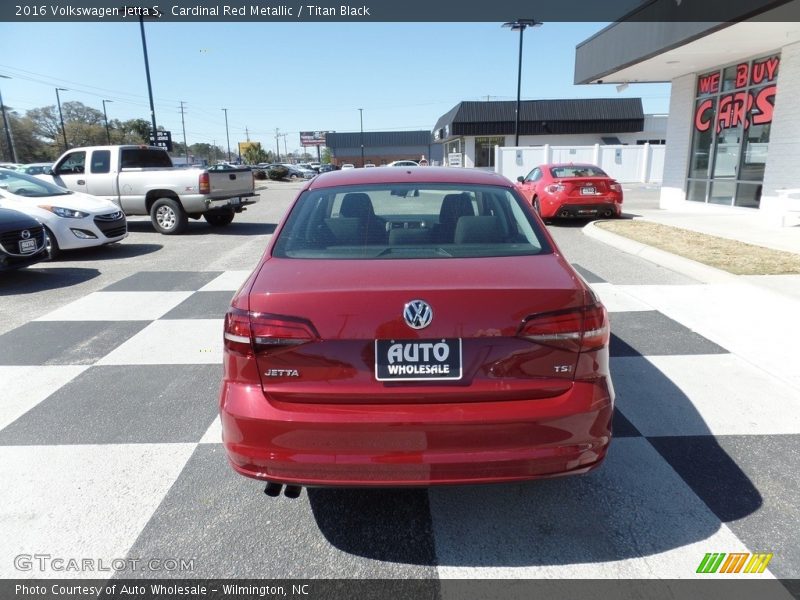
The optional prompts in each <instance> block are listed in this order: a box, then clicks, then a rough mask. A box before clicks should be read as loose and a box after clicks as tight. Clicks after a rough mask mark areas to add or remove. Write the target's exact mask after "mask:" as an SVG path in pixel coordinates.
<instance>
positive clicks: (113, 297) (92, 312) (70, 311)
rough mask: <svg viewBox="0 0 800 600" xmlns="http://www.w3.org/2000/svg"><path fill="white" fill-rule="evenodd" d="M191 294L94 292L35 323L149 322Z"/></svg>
mask: <svg viewBox="0 0 800 600" xmlns="http://www.w3.org/2000/svg"><path fill="white" fill-rule="evenodd" d="M192 294H193V292H94V293H92V294H88V295H87V296H84V297H83V298H81V299H79V300H75V301H74V302H70V303H69V304H67V305H65V306H62V307H61V308H58V309H56V310H54V311H53V312H50V313H47V314H46V315H44V316H43V317H39V318H38V319H36V320H37V321H152V320H154V319H158V318H159V317H162V316H163V315H165V314H167V313H168V312H169V311H170V310H172V309H173V308H175V307H176V306H178V304H180V303H181V302H183V301H184V300H186V299H187V298H188V297H189V296H191V295H192Z"/></svg>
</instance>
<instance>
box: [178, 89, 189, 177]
mask: <svg viewBox="0 0 800 600" xmlns="http://www.w3.org/2000/svg"><path fill="white" fill-rule="evenodd" d="M180 102H181V127H182V128H183V149H184V150H185V151H186V164H187V165H188V164H189V146H187V145H186V123H185V122H184V120H183V105H184V104H186V103H185V102H184V101H183V100H181V101H180Z"/></svg>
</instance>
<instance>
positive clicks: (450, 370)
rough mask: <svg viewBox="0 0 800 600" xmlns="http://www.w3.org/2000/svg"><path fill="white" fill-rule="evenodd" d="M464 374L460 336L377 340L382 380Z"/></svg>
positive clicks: (377, 373) (435, 378)
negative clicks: (433, 338) (431, 338)
mask: <svg viewBox="0 0 800 600" xmlns="http://www.w3.org/2000/svg"><path fill="white" fill-rule="evenodd" d="M461 377H462V368H461V339H459V338H445V339H438V340H375V378H376V379H377V380H378V381H427V380H433V381H443V380H450V381H452V380H457V379H461Z"/></svg>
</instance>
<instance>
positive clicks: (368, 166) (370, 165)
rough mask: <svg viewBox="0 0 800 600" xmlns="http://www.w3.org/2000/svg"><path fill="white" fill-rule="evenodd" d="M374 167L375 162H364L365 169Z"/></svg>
mask: <svg viewBox="0 0 800 600" xmlns="http://www.w3.org/2000/svg"><path fill="white" fill-rule="evenodd" d="M374 167H375V163H371V162H368V163H364V168H365V169H372V168H374Z"/></svg>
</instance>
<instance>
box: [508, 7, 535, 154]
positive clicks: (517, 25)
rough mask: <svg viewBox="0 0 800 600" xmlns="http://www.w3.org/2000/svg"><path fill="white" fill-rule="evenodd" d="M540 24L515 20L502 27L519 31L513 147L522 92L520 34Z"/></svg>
mask: <svg viewBox="0 0 800 600" xmlns="http://www.w3.org/2000/svg"><path fill="white" fill-rule="evenodd" d="M541 25H542V24H541V23H540V22H539V21H535V20H534V19H517V20H516V21H510V22H508V23H503V27H510V28H511V31H519V64H518V68H517V108H516V110H515V112H514V145H515V146H519V105H520V93H521V90H522V33H523V32H524V31H525V29H527V28H528V27H540V26H541Z"/></svg>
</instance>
